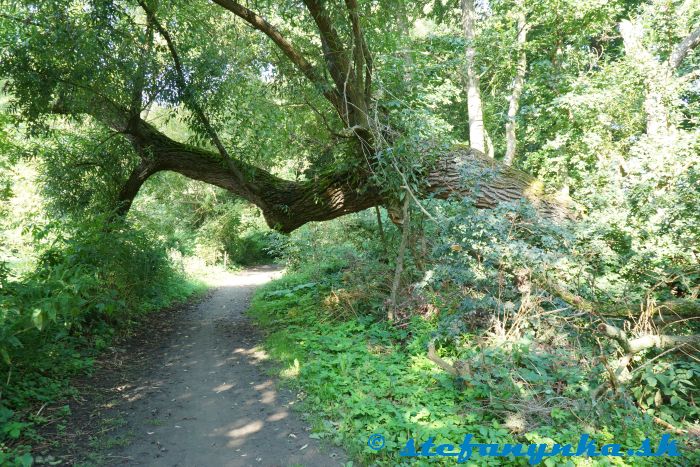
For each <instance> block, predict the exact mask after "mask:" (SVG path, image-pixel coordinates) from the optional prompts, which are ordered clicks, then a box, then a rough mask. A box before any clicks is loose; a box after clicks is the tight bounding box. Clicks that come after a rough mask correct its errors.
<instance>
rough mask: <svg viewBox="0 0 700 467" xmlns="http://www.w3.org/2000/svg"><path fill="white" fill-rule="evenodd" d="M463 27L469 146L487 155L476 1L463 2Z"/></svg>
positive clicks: (466, 0)
mask: <svg viewBox="0 0 700 467" xmlns="http://www.w3.org/2000/svg"><path fill="white" fill-rule="evenodd" d="M462 27H463V29H464V38H465V39H466V45H465V47H464V51H465V53H464V55H465V71H466V75H467V76H466V78H467V112H468V113H469V144H470V145H471V147H472V148H474V149H476V150H477V151H479V152H481V153H482V154H485V153H486V150H485V149H486V146H485V144H484V141H485V138H484V112H483V109H482V106H481V91H480V89H479V74H478V73H477V71H476V66H475V63H474V58H475V55H476V51H475V48H474V36H475V33H474V30H475V28H476V11H475V10H474V0H462Z"/></svg>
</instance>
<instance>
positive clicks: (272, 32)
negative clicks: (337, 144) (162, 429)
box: [212, 0, 340, 111]
mask: <svg viewBox="0 0 700 467" xmlns="http://www.w3.org/2000/svg"><path fill="white" fill-rule="evenodd" d="M212 1H213V2H214V3H216V4H217V5H219V6H221V7H222V8H225V9H226V10H228V11H230V12H231V13H233V14H234V15H236V16H238V17H239V18H241V19H243V20H244V21H246V22H247V23H248V24H250V25H251V26H252V27H253V28H255V29H257V30H258V31H260V32H262V33H263V34H265V35H266V36H267V37H269V38H270V39H272V42H274V43H275V45H276V46H277V47H278V48H279V49H280V50H281V51H282V52H283V53H284V55H285V56H286V57H287V58H288V59H289V60H290V61H291V62H292V63H293V64H294V66H296V67H297V69H299V71H301V73H302V74H303V75H304V76H305V77H306V79H308V80H309V81H311V83H312V84H314V85H315V86H316V87H317V88H319V89H320V90H321V92H322V93H323V95H324V96H325V97H326V99H328V100H329V101H330V103H331V104H333V106H334V107H335V108H336V110H338V111H340V97H339V96H338V94H337V93H336V92H335V91H333V90H330V89H328V84H327V83H326V81H325V80H324V79H323V78H322V77H321V76H320V75H319V74H318V73H317V72H316V69H315V68H314V66H313V65H312V64H311V62H309V61H308V60H307V59H306V58H305V57H304V55H303V54H302V53H301V52H299V51H298V50H297V49H296V48H295V47H294V46H293V45H292V43H291V42H289V41H288V40H287V39H286V38H285V37H284V36H283V35H282V34H281V33H280V32H279V31H278V30H277V28H275V27H274V26H273V25H272V24H270V23H269V22H268V21H267V20H266V19H265V18H263V17H262V16H260V15H258V14H257V13H255V12H254V11H252V10H249V9H248V8H246V7H244V6H243V5H241V4H240V3H237V2H234V1H232V0H212Z"/></svg>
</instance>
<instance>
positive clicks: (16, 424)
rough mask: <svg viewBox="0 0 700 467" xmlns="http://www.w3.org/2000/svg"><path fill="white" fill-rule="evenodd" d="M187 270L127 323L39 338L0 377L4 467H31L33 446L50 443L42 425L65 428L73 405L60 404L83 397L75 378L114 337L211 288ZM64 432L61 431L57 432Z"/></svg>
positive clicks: (109, 423)
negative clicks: (9, 466) (73, 381)
mask: <svg viewBox="0 0 700 467" xmlns="http://www.w3.org/2000/svg"><path fill="white" fill-rule="evenodd" d="M187 272H188V273H189V274H188V275H187V276H185V275H179V274H176V275H173V278H172V280H171V281H170V282H169V283H168V284H167V287H166V288H165V289H163V290H161V292H160V293H159V294H158V296H157V299H156V300H154V301H151V302H144V303H142V306H141V308H140V309H139V310H134V311H135V313H132V314H131V315H130V317H129V319H128V320H123V321H113V322H112V323H107V322H98V323H96V325H94V326H92V327H91V328H90V329H83V330H82V332H81V333H79V334H75V335H71V334H66V335H65V336H63V337H62V338H60V339H54V338H48V337H46V338H43V339H38V340H36V341H35V342H33V343H32V347H31V348H29V347H27V348H26V349H24V351H25V353H26V355H22V354H19V355H17V356H16V357H15V362H14V366H13V367H12V368H11V369H10V371H8V372H3V373H5V374H0V378H2V393H1V395H2V398H1V399H0V465H3V466H4V465H17V466H24V465H31V463H32V462H33V461H34V459H33V456H32V449H33V447H34V446H36V445H39V444H45V442H46V441H45V440H43V438H42V435H41V427H42V426H44V425H48V424H56V426H61V425H63V422H64V421H65V420H66V419H67V418H68V416H69V415H70V410H69V408H68V406H67V405H61V404H64V403H65V401H66V400H67V399H68V398H70V397H75V396H77V395H78V394H77V390H76V389H75V388H74V387H73V385H72V379H73V378H75V377H78V376H81V375H90V374H91V372H92V369H93V365H94V360H95V358H96V357H97V356H99V354H100V352H102V351H103V350H105V349H107V348H109V346H110V345H111V343H112V342H113V341H114V339H115V338H117V337H119V336H121V335H126V334H128V333H129V332H130V331H131V329H132V328H133V326H135V325H137V324H138V323H139V321H140V317H142V316H146V315H147V314H149V313H151V312H154V311H157V310H159V309H163V308H167V307H168V306H171V305H173V304H175V303H178V302H182V301H184V300H185V299H187V298H188V297H192V296H195V295H199V294H202V293H204V292H205V291H206V290H207V289H208V283H207V281H206V278H200V277H198V276H193V275H191V272H190V271H187ZM61 401H64V402H61ZM49 414H50V415H49ZM123 423H125V421H124V420H123V419H121V420H120V419H114V420H106V421H105V422H104V425H105V426H110V427H116V426H120V425H121V424H123ZM60 431H61V430H60V429H57V433H60ZM49 442H50V441H49ZM104 442H106V443H120V442H122V441H120V440H111V441H110V440H105V441H104Z"/></svg>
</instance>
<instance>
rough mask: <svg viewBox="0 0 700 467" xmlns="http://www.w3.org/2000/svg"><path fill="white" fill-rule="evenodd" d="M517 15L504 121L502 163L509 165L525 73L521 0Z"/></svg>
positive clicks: (525, 60) (515, 141) (523, 21)
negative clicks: (513, 65)
mask: <svg viewBox="0 0 700 467" xmlns="http://www.w3.org/2000/svg"><path fill="white" fill-rule="evenodd" d="M515 7H516V16H517V23H516V27H517V38H516V47H517V50H518V62H517V65H516V68H515V77H514V78H513V85H512V90H511V93H510V96H509V97H508V117H507V118H508V120H507V121H506V154H505V157H504V159H503V163H505V164H507V165H511V164H512V163H513V160H514V159H515V151H516V144H517V139H516V134H515V130H516V121H515V119H516V116H517V114H518V109H519V107H520V96H521V95H522V93H523V86H524V84H525V73H526V72H527V54H526V52H525V43H526V42H527V32H528V30H529V29H530V25H529V24H528V23H527V17H526V15H525V9H524V5H523V0H517V1H516V2H515Z"/></svg>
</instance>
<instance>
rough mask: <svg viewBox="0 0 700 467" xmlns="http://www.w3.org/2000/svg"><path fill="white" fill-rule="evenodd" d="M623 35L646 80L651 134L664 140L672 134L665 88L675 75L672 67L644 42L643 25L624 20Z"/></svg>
mask: <svg viewBox="0 0 700 467" xmlns="http://www.w3.org/2000/svg"><path fill="white" fill-rule="evenodd" d="M620 35H622V40H623V43H624V46H625V54H627V56H628V57H629V58H630V59H631V63H632V65H633V67H635V68H636V69H637V71H638V73H639V74H640V75H641V76H642V78H643V79H644V86H645V88H646V89H645V96H644V112H645V114H646V121H647V135H648V136H649V138H651V139H652V140H653V141H657V142H664V141H665V140H666V139H667V137H668V135H669V121H668V115H669V111H668V108H666V105H665V103H664V95H663V92H662V90H663V89H664V88H665V87H666V86H667V85H668V80H669V79H670V78H671V74H670V69H669V68H668V67H667V66H665V65H664V64H661V63H659V62H658V60H656V58H655V57H654V56H653V55H652V53H651V52H649V50H647V48H646V47H644V44H643V43H642V39H643V35H644V31H643V29H642V27H641V25H639V24H635V23H632V22H631V21H628V20H624V21H622V22H621V23H620Z"/></svg>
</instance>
